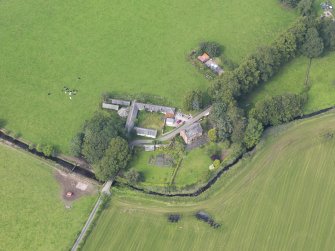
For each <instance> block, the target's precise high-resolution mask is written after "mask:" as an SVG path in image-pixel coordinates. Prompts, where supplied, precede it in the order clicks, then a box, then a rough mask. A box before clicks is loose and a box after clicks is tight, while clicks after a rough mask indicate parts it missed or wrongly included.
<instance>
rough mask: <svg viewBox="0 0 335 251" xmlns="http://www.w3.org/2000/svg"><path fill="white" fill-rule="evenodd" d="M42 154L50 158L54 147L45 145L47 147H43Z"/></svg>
mask: <svg viewBox="0 0 335 251" xmlns="http://www.w3.org/2000/svg"><path fill="white" fill-rule="evenodd" d="M42 152H43V154H44V155H45V156H47V157H50V156H53V155H54V152H55V148H54V146H52V145H50V144H47V145H45V146H43V148H42Z"/></svg>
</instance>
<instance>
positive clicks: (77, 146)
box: [70, 132, 85, 157]
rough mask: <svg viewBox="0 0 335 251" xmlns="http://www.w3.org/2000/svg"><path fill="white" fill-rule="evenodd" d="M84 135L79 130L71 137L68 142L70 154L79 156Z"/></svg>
mask: <svg viewBox="0 0 335 251" xmlns="http://www.w3.org/2000/svg"><path fill="white" fill-rule="evenodd" d="M84 136H85V134H84V133H82V132H79V133H77V134H76V136H74V137H73V139H72V140H71V142H70V151H71V154H72V155H73V156H75V157H80V156H81V151H82V146H83V141H84Z"/></svg>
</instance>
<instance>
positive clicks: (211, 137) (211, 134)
mask: <svg viewBox="0 0 335 251" xmlns="http://www.w3.org/2000/svg"><path fill="white" fill-rule="evenodd" d="M208 138H209V140H210V141H212V142H216V141H217V140H218V136H217V131H216V129H215V128H212V129H210V130H209V131H208Z"/></svg>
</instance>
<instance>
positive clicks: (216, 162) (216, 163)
mask: <svg viewBox="0 0 335 251" xmlns="http://www.w3.org/2000/svg"><path fill="white" fill-rule="evenodd" d="M220 164H221V162H220V160H218V159H216V160H214V161H213V166H214V167H215V168H218V167H219V166H220Z"/></svg>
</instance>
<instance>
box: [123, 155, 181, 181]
mask: <svg viewBox="0 0 335 251" xmlns="http://www.w3.org/2000/svg"><path fill="white" fill-rule="evenodd" d="M156 154H158V153H155V152H145V151H139V152H138V153H137V154H136V155H135V157H134V159H133V160H132V162H131V163H130V165H129V166H130V167H131V168H134V169H135V170H137V171H138V172H140V173H141V174H142V175H143V177H144V178H145V181H144V184H146V185H166V184H168V183H169V182H170V180H171V176H172V173H173V170H174V167H158V166H153V165H150V164H149V161H150V158H151V157H152V156H155V155H156Z"/></svg>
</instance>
